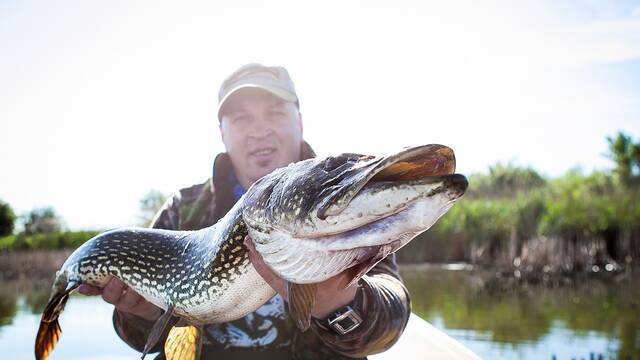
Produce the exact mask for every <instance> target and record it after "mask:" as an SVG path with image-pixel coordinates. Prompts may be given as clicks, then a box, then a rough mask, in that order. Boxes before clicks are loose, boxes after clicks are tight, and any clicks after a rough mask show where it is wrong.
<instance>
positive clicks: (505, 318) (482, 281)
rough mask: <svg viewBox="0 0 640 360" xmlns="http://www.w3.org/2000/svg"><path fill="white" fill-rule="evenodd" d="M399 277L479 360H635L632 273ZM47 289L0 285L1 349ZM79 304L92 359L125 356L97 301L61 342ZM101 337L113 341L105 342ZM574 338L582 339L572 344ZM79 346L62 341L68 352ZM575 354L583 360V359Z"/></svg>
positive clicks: (409, 270) (638, 285)
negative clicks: (543, 278)
mask: <svg viewBox="0 0 640 360" xmlns="http://www.w3.org/2000/svg"><path fill="white" fill-rule="evenodd" d="M402 275H403V277H404V280H405V282H406V284H407V286H408V287H409V290H410V292H411V295H412V304H413V312H415V313H416V314H418V315H420V316H421V317H423V318H424V319H427V320H428V321H430V322H432V323H433V324H434V325H435V326H437V327H439V328H441V329H444V330H445V331H446V332H447V333H449V334H450V335H452V336H454V337H455V338H457V339H459V340H461V341H463V342H464V343H465V344H467V345H468V346H470V347H471V346H472V345H474V346H476V345H477V346H476V347H472V349H473V350H474V351H476V352H478V353H479V355H480V356H482V357H483V358H486V359H491V358H536V359H537V358H542V359H551V355H550V354H556V355H558V356H557V358H558V359H570V358H571V357H575V356H576V355H577V354H576V352H575V351H574V348H576V347H587V348H588V349H581V350H583V351H582V352H581V354H584V353H585V351H586V354H588V353H589V351H596V355H598V354H603V355H605V356H606V357H605V358H618V359H627V358H631V359H640V279H638V276H637V275H636V276H635V277H634V276H631V275H620V274H618V275H608V276H607V275H605V276H598V277H587V278H580V279H576V280H567V279H564V280H555V281H553V282H545V283H538V284H532V283H523V282H520V281H515V280H514V279H513V278H498V277H496V276H495V274H493V273H491V272H482V271H468V270H465V269H464V268H461V269H458V270H451V269H448V270H447V269H442V268H437V267H428V266H404V267H402ZM49 287H50V280H49V279H41V280H38V281H24V280H20V281H12V282H6V281H5V282H0V348H4V345H7V344H8V341H9V340H11V342H12V343H13V342H15V341H17V340H16V337H17V336H18V335H19V333H22V332H24V333H25V334H27V335H26V336H20V338H22V337H24V340H23V341H24V344H15V345H14V346H15V347H17V348H19V349H20V350H17V351H19V352H18V353H16V354H15V355H16V356H17V357H18V358H22V357H24V356H27V355H29V356H30V354H31V348H32V345H33V344H32V341H33V336H35V331H36V329H37V324H38V319H39V316H40V313H41V311H42V309H43V308H44V305H45V304H46V301H47V299H48V296H49ZM81 306H85V307H87V311H88V312H89V313H90V314H91V313H92V312H93V311H95V309H97V308H100V309H103V308H104V309H103V310H104V311H103V312H104V314H103V315H104V316H103V317H104V319H103V320H102V322H100V323H94V324H91V325H86V326H91V328H90V331H96V329H97V328H100V329H99V330H100V331H103V332H104V334H103V335H102V336H101V337H100V339H96V341H97V342H100V344H93V345H92V346H98V345H99V346H104V350H101V351H96V352H95V354H112V355H113V354H115V351H116V350H114V349H120V350H118V351H120V354H130V353H131V350H129V349H127V348H126V345H124V344H123V343H122V342H121V341H120V340H118V339H117V337H116V336H115V334H114V333H113V330H112V328H111V323H110V311H111V310H110V309H111V308H110V307H108V306H106V305H105V304H103V302H102V301H101V300H100V299H99V298H85V297H81V296H78V297H74V298H73V299H72V301H70V304H68V306H67V307H68V308H71V309H74V310H73V311H69V312H65V313H64V314H63V316H65V318H64V319H62V324H63V325H64V327H65V329H67V330H65V337H66V338H72V337H73V336H74V335H73V333H72V331H74V330H76V331H78V334H79V335H78V336H79V337H81V336H83V335H82V334H83V332H82V331H83V330H82V329H81V326H83V325H82V323H80V324H73V323H72V322H74V321H75V320H78V321H80V320H81V319H79V317H81V316H82V315H79V314H81V312H82V307H81ZM16 316H17V317H16ZM85 316H89V315H85ZM75 317H78V319H75ZM14 321H15V324H13V323H12V322H14ZM21 326H22V327H21ZM27 327H28V328H27ZM84 331H85V333H86V331H87V330H84ZM107 337H111V339H112V340H108V341H107V340H106V338H107ZM572 339H580V341H579V342H572ZM21 341H22V340H21ZM81 341H82V340H78V341H77V342H75V343H74V342H73V341H72V340H67V341H66V342H65V343H67V344H66V345H68V346H69V347H72V346H73V345H74V344H78V343H80V342H81ZM85 341H86V340H85ZM478 344H480V345H478ZM60 346H61V352H60V354H59V355H60V356H63V357H61V358H73V356H71V355H70V354H71V352H68V353H64V352H63V351H64V346H65V345H64V344H61V345H60ZM548 346H550V347H551V348H552V349H551V350H549V351H548V352H547V353H545V354H540V351H539V348H541V347H548ZM495 347H498V348H500V349H506V350H504V351H501V352H497V353H496V352H495V351H493V350H492V349H494V348H495ZM88 348H89V349H90V348H91V347H88ZM22 351H24V353H23V352H22ZM69 351H71V350H69ZM73 351H78V349H77V348H76V349H74V350H73ZM103 351H104V352H103ZM496 354H499V355H500V356H496ZM532 354H534V355H532ZM86 356H87V355H86V354H84V355H82V356H79V357H77V358H86ZM114 356H115V355H114ZM127 356H128V355H127ZM580 357H586V358H588V355H586V356H582V355H581V356H580Z"/></svg>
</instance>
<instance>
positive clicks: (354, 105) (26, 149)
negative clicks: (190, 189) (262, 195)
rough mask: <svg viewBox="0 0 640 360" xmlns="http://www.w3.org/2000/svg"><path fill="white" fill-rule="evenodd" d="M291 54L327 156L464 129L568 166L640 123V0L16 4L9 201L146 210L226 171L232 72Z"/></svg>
mask: <svg viewBox="0 0 640 360" xmlns="http://www.w3.org/2000/svg"><path fill="white" fill-rule="evenodd" d="M249 62H261V63H263V64H266V65H276V64H280V65H284V66H285V67H287V69H288V70H289V72H290V74H291V76H292V77H293V79H294V81H295V83H296V87H297V90H298V95H299V96H300V98H301V110H302V113H303V122H304V131H305V138H306V139H307V140H308V141H309V142H310V143H311V145H312V146H313V147H314V148H315V149H316V151H317V152H318V153H319V154H320V155H329V154H334V153H340V152H365V153H380V152H386V151H389V150H392V149H396V148H400V147H403V146H407V145H415V144H425V143H442V144H446V145H448V146H451V147H452V148H453V149H454V150H455V151H456V155H457V159H458V171H459V172H461V173H464V174H470V173H473V172H479V171H484V170H486V169H487V167H488V166H489V165H491V164H494V163H496V162H508V161H514V162H515V163H517V164H521V165H531V166H533V167H534V168H536V169H538V170H540V171H541V172H543V173H544V174H546V175H550V176H557V175H561V174H563V173H564V172H565V171H566V170H568V169H570V168H572V167H575V166H581V167H582V168H584V169H585V170H586V171H590V170H591V169H594V168H606V167H609V166H610V165H609V162H608V160H607V159H606V158H605V157H604V156H603V154H604V153H605V151H606V149H607V144H606V140H605V137H606V136H608V135H609V136H610V135H614V134H615V133H616V132H617V131H619V130H623V131H625V132H627V133H628V134H631V135H632V136H633V137H634V138H635V139H638V138H639V137H640V2H631V1H608V0H585V1H569V0H562V1H557V0H549V1H517V2H514V1H509V0H505V1H482V2H479V1H473V0H468V1H446V2H445V1H437V2H436V1H433V2H427V1H420V0H416V1H405V0H399V1H393V2H390V1H386V2H378V1H372V0H363V1H315V2H302V1H290V2H277V1H244V0H240V1H224V2H223V1H202V2H187V1H183V2H160V1H144V2H143V1H129V0H127V1H80V0H78V1H67V2H51V1H29V0H21V1H12V0H7V1H2V2H0V198H1V199H3V200H4V201H7V202H9V203H10V204H11V206H12V207H13V208H14V210H16V212H18V213H21V212H24V211H27V210H30V209H32V208H34V207H40V206H47V205H51V206H54V207H55V208H56V209H57V210H58V212H59V213H60V214H61V215H62V216H63V217H64V219H65V221H66V223H67V225H68V226H69V227H70V228H73V229H79V228H96V227H98V228H110V227H115V226H121V225H127V224H132V223H134V222H135V221H136V218H135V215H136V214H137V213H138V201H139V199H140V198H141V197H142V196H143V195H144V194H145V193H146V192H147V191H149V190H150V189H152V188H154V189H158V190H160V191H163V192H167V193H168V192H173V191H175V190H177V189H179V188H181V187H185V186H188V185H191V184H194V183H198V182H202V181H204V180H205V179H206V178H208V177H209V176H210V173H211V166H212V161H213V159H214V157H215V155H216V154H217V153H218V152H220V151H222V150H223V146H222V142H221V141H220V138H219V134H218V129H217V119H216V116H215V109H216V101H217V100H216V99H217V98H216V96H217V91H218V88H219V85H220V83H221V82H222V80H223V79H224V78H225V77H226V76H227V75H228V74H229V73H230V72H231V71H233V70H235V69H236V68H237V67H239V66H240V65H243V64H245V63H249Z"/></svg>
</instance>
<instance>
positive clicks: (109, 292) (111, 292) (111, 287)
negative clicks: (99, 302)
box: [102, 278, 126, 305]
mask: <svg viewBox="0 0 640 360" xmlns="http://www.w3.org/2000/svg"><path fill="white" fill-rule="evenodd" d="M125 287H126V285H125V284H124V283H123V282H122V281H120V280H118V279H116V278H112V279H111V280H110V281H109V282H108V283H107V286H105V287H104V289H103V290H102V298H103V299H104V301H106V302H108V303H109V304H114V305H115V304H117V303H118V301H119V300H120V297H121V296H122V292H123V290H124V289H125Z"/></svg>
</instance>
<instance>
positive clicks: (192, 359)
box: [164, 325, 202, 360]
mask: <svg viewBox="0 0 640 360" xmlns="http://www.w3.org/2000/svg"><path fill="white" fill-rule="evenodd" d="M201 349H202V331H201V329H200V328H199V327H198V326H194V325H186V326H174V327H173V328H171V331H170V332H169V336H168V337H167V341H166V342H165V343H164V355H165V358H166V359H167V360H196V359H199V358H200V352H201Z"/></svg>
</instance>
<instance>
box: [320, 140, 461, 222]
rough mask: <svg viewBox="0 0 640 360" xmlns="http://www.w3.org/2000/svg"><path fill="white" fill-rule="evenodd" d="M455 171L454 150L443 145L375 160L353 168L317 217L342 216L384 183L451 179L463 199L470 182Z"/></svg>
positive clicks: (332, 189)
mask: <svg viewBox="0 0 640 360" xmlns="http://www.w3.org/2000/svg"><path fill="white" fill-rule="evenodd" d="M455 168H456V159H455V155H454V153H453V150H452V149H451V148H449V147H447V146H444V145H439V144H430V145H423V146H417V147H411V148H407V149H404V150H402V151H400V152H397V153H394V154H392V155H388V156H383V157H377V158H372V159H370V160H368V161H367V162H366V163H365V164H363V165H362V166H359V167H357V168H356V169H352V170H351V172H350V173H349V174H346V175H345V176H344V177H343V178H342V179H341V181H340V183H338V184H336V185H333V186H332V187H331V188H330V189H331V192H330V193H329V194H325V196H324V199H323V200H322V202H321V203H320V204H319V206H318V210H317V216H318V218H319V219H323V220H324V219H326V218H327V217H329V216H335V215H338V214H340V213H341V212H342V211H343V210H344V209H345V208H346V207H347V206H349V204H350V203H351V201H352V200H353V198H354V197H355V196H356V195H358V193H360V192H361V191H362V189H363V188H365V187H366V186H367V185H372V184H375V183H382V182H393V183H399V182H415V181H422V182H429V181H434V182H436V181H443V180H445V181H446V180H447V177H450V178H451V181H453V182H454V183H455V184H456V185H455V186H454V187H455V188H457V189H458V190H459V191H460V196H461V195H462V194H463V193H464V191H465V190H466V188H467V182H466V179H465V178H464V176H462V175H457V174H454V172H455ZM463 179H464V180H463Z"/></svg>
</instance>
